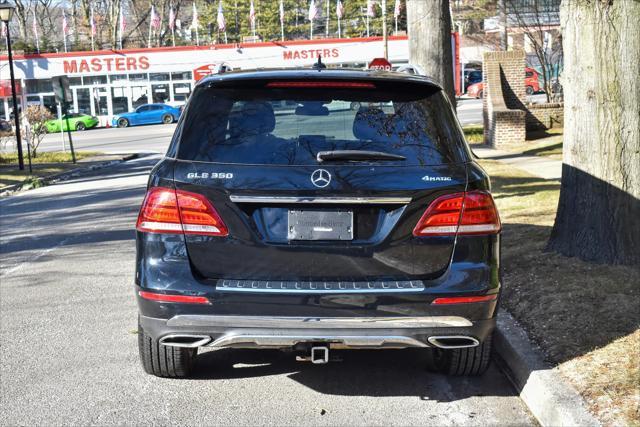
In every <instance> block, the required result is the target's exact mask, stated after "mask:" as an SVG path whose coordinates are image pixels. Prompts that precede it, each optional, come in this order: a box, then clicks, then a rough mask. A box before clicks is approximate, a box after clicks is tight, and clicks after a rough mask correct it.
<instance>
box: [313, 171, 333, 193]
mask: <svg viewBox="0 0 640 427" xmlns="http://www.w3.org/2000/svg"><path fill="white" fill-rule="evenodd" d="M311 182H312V183H313V185H315V186H316V187H320V188H324V187H326V186H327V185H329V183H330V182H331V174H330V173H329V171H327V170H325V169H316V170H314V171H313V173H312V174H311Z"/></svg>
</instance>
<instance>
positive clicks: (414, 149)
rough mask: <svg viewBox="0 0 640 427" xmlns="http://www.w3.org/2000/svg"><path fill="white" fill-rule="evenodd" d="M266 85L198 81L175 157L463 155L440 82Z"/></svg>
mask: <svg viewBox="0 0 640 427" xmlns="http://www.w3.org/2000/svg"><path fill="white" fill-rule="evenodd" d="M265 86H266V85H263V86H262V87H260V86H259V87H256V85H250V87H246V88H243V87H237V86H235V87H225V88H216V87H199V88H197V89H196V90H195V91H194V94H193V96H192V98H191V100H190V101H189V105H188V107H187V109H186V114H185V117H184V120H183V122H182V123H181V126H180V128H179V129H178V135H179V136H178V138H177V140H178V141H179V148H178V156H177V157H178V158H179V159H183V160H193V161H203V162H218V163H241V164H257V165H317V164H318V160H317V158H316V156H317V153H318V152H320V151H333V150H367V151H380V152H384V153H391V154H397V155H401V156H404V157H405V159H406V160H384V161H380V160H378V161H376V163H384V164H397V165H398V166H409V165H437V164H446V163H455V162H459V161H464V159H463V158H462V153H463V151H462V150H461V147H460V144H461V143H462V142H461V141H462V138H461V136H460V132H459V128H458V127H457V124H456V122H455V119H454V116H453V112H452V109H451V107H450V105H449V103H448V102H446V101H445V99H444V95H443V94H442V92H441V91H440V90H439V89H435V88H432V87H428V86H426V85H411V87H407V88H405V87H403V86H402V85H398V86H396V87H394V88H393V90H389V88H387V89H379V88H375V89H371V88H367V89H361V88H354V89H351V88H349V89H345V88H339V89H331V88H299V87H279V88H268V87H265ZM408 89H411V90H408ZM369 161H370V160H367V161H365V163H366V162H369ZM360 163H362V161H360Z"/></svg>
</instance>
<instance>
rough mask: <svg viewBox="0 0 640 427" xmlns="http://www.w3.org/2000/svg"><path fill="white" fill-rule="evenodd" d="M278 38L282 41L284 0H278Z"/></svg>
mask: <svg viewBox="0 0 640 427" xmlns="http://www.w3.org/2000/svg"><path fill="white" fill-rule="evenodd" d="M280 39H281V40H282V41H284V0H280Z"/></svg>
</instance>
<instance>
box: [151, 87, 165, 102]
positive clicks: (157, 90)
mask: <svg viewBox="0 0 640 427" xmlns="http://www.w3.org/2000/svg"><path fill="white" fill-rule="evenodd" d="M151 95H152V98H153V102H154V103H159V104H164V103H165V102H167V101H168V100H169V85H168V84H161V85H158V84H155V85H151Z"/></svg>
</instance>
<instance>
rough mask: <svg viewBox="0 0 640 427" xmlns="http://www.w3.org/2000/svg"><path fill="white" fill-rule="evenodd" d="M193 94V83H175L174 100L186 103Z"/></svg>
mask: <svg viewBox="0 0 640 427" xmlns="http://www.w3.org/2000/svg"><path fill="white" fill-rule="evenodd" d="M190 94H191V83H174V84H173V100H174V101H186V100H187V98H189V95H190Z"/></svg>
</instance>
